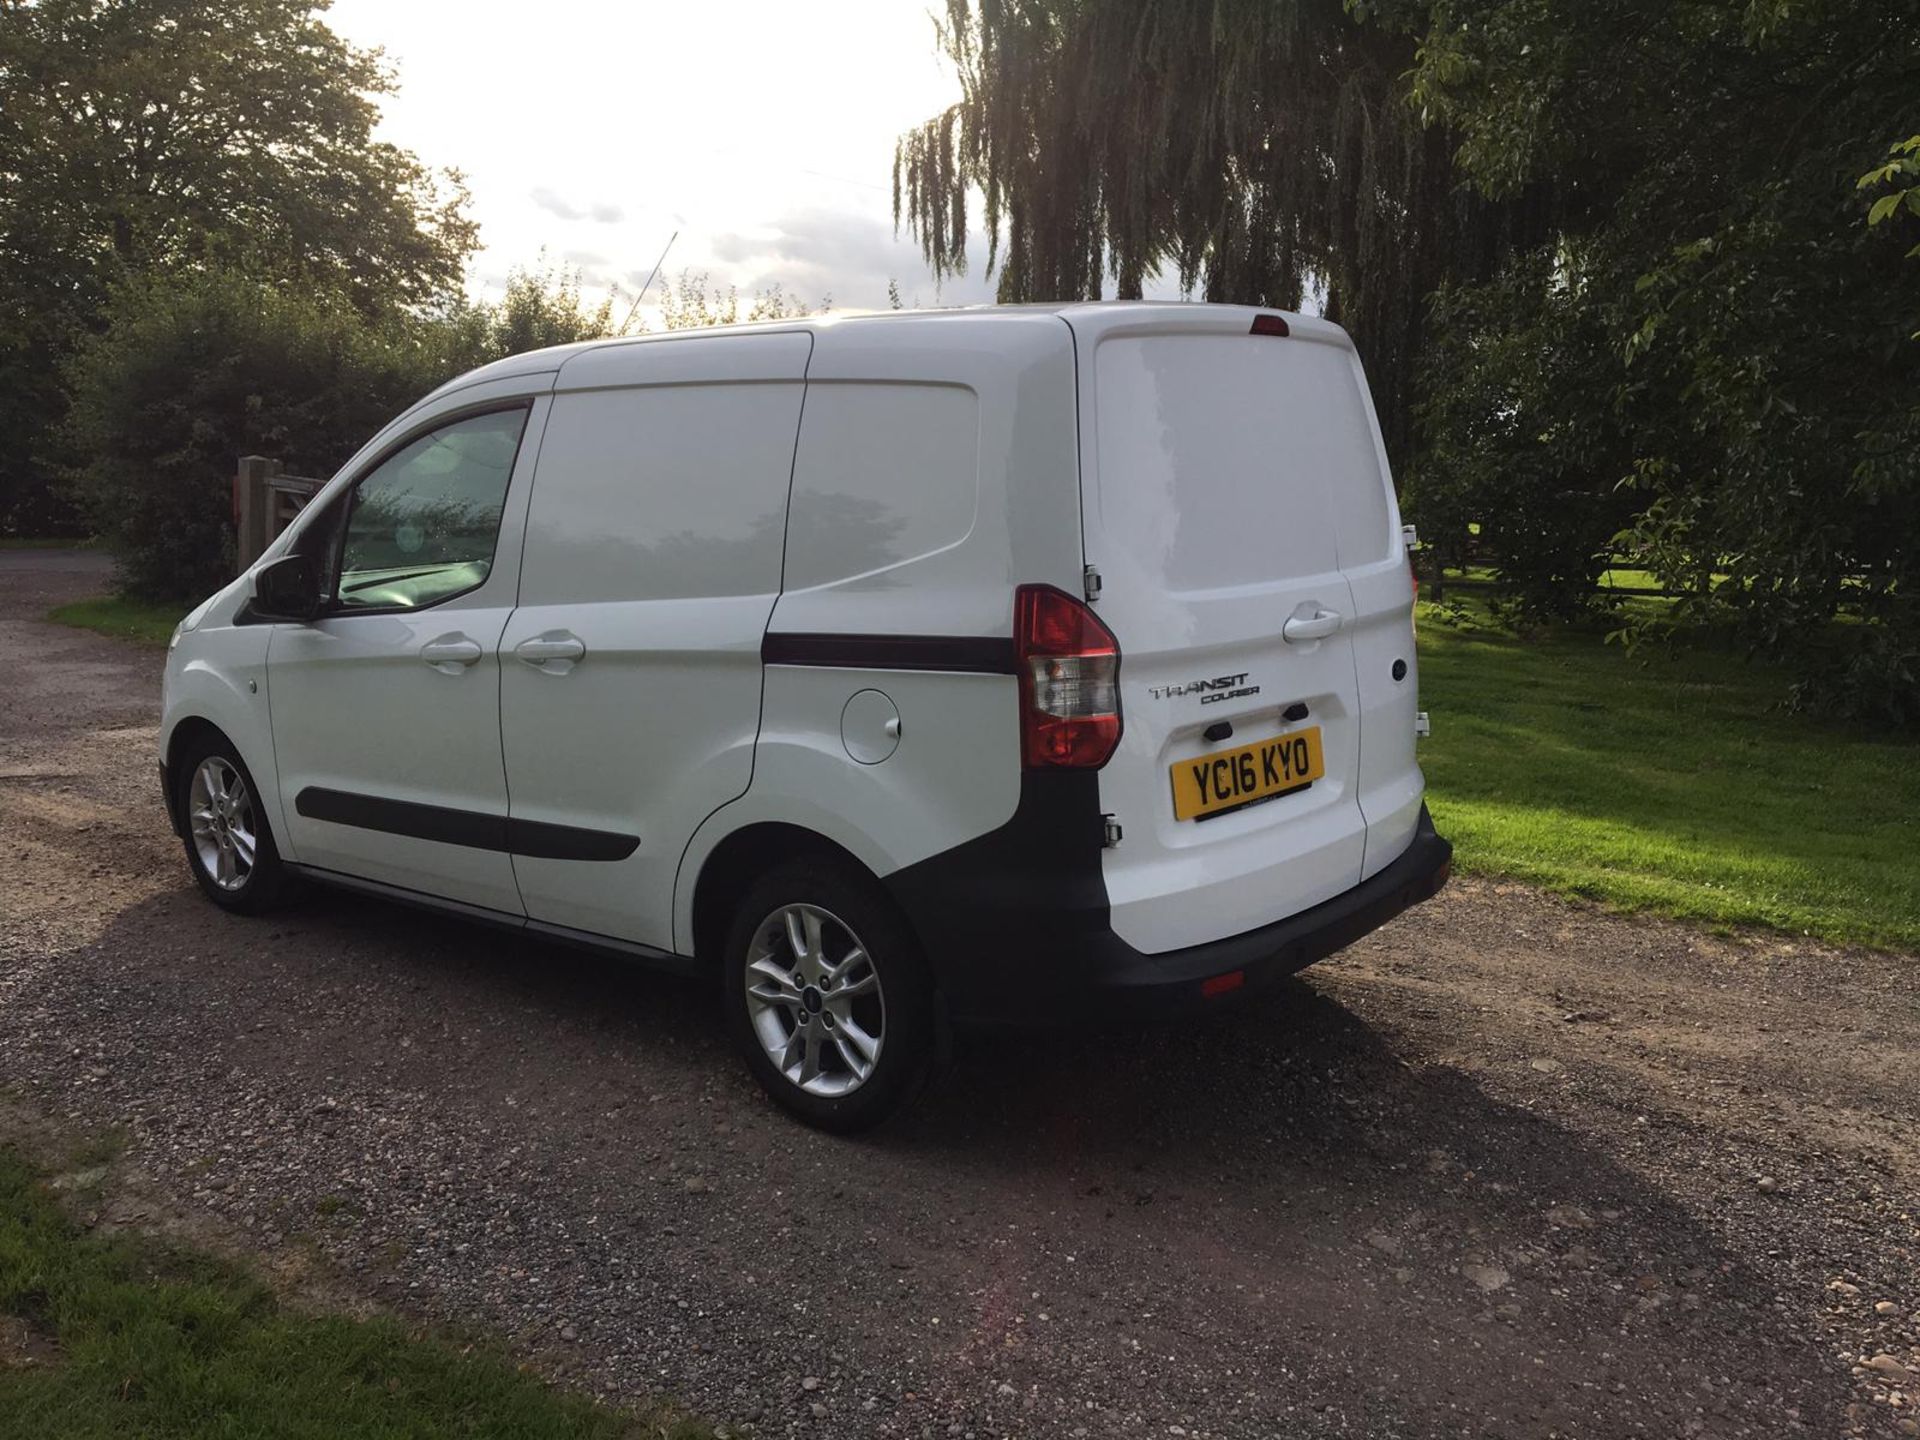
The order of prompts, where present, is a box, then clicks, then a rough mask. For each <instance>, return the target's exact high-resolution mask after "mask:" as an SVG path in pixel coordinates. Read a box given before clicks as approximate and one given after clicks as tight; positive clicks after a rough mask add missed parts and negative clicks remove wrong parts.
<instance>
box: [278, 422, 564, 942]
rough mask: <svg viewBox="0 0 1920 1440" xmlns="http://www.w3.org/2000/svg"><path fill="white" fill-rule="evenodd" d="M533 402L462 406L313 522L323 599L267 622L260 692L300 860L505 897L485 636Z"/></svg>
mask: <svg viewBox="0 0 1920 1440" xmlns="http://www.w3.org/2000/svg"><path fill="white" fill-rule="evenodd" d="M547 403H548V402H547V401H546V400H545V399H539V400H532V401H529V400H525V399H520V400H515V401H512V402H510V403H508V404H506V405H504V406H502V407H497V408H492V409H487V410H483V411H480V412H478V413H474V412H471V411H469V412H468V413H464V414H461V415H458V416H456V417H453V418H449V419H445V420H442V421H439V422H437V423H429V425H428V426H427V428H425V429H424V430H423V431H419V432H416V433H415V434H413V435H412V436H411V437H410V438H407V439H405V440H403V441H402V442H401V443H400V444H399V445H398V446H397V447H395V448H394V449H392V450H390V451H389V452H388V453H387V455H386V456H385V458H383V459H381V460H379V461H378V462H376V463H375V464H374V465H373V466H372V467H371V468H370V469H369V470H368V471H367V472H366V474H365V475H363V476H362V477H361V478H360V479H359V480H358V481H357V482H356V483H355V485H354V487H353V489H352V491H351V493H350V495H349V496H348V497H346V499H345V501H344V502H343V505H344V508H343V517H344V518H343V519H342V520H341V521H340V522H339V523H338V526H337V528H336V530H335V532H334V534H332V535H330V536H328V537H326V541H327V543H326V545H325V548H326V549H327V551H328V556H327V561H328V563H327V564H326V565H325V567H324V568H325V569H326V570H327V571H328V572H329V576H328V580H327V584H328V590H329V599H328V603H327V607H326V610H325V613H323V614H322V615H321V617H320V618H319V619H317V620H315V621H313V622H312V623H310V624H306V625H278V626H276V627H275V629H274V633H273V636H272V638H271V641H270V642H269V647H268V652H267V685H268V698H269V701H270V708H271V712H272V716H273V743H274V753H275V756H276V759H277V761H278V768H279V772H280V788H281V803H282V805H283V807H284V811H285V815H286V828H287V840H288V842H289V843H288V850H289V854H290V858H293V859H295V860H297V861H298V862H299V863H301V864H303V865H311V866H315V867H318V868H320V869H323V870H330V871H334V872H337V873H339V874H343V875H352V876H357V877H359V878H361V879H367V880H376V881H379V882H382V883H384V884H388V885H395V886H398V887H400V888H402V889H405V890H412V891H419V892H422V893H424V894H428V895H433V896H436V897H439V898H442V899H448V900H454V901H458V902H461V903H463V904H467V905H476V906H481V907H484V908H485V909H488V910H494V911H504V912H506V913H508V914H518V913H520V897H519V891H518V889H517V888H516V886H515V883H514V877H513V866H512V862H511V861H510V860H509V859H508V856H507V841H506V824H507V789H506V775H505V772H504V770H503V768H502V764H501V756H500V662H499V654H498V641H499V639H500V632H501V631H502V629H504V628H505V626H506V623H507V617H508V615H510V614H511V613H512V610H513V601H514V593H515V586H516V579H517V571H518V562H519V531H520V525H519V518H518V516H517V515H516V514H515V513H514V511H515V510H519V511H521V512H522V513H523V512H524V497H525V495H526V489H527V486H528V484H529V482H530V480H531V474H530V472H531V469H532V464H531V457H532V454H533V452H534V451H535V450H536V449H537V448H538V447H537V444H535V443H531V442H532V441H533V440H537V437H538V432H539V425H540V421H541V419H542V418H543V416H542V413H541V412H543V411H544V409H545V407H546V405H547ZM523 457H524V458H523ZM516 500H517V501H518V504H517V505H516V504H515V503H514V502H515V501H516Z"/></svg>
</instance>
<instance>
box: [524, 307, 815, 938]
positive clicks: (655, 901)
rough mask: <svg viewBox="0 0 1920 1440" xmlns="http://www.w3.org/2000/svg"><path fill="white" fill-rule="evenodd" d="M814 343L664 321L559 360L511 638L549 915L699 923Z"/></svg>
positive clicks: (529, 885)
mask: <svg viewBox="0 0 1920 1440" xmlns="http://www.w3.org/2000/svg"><path fill="white" fill-rule="evenodd" d="M811 350H812V340H811V338H810V337H809V336H808V335H806V334H804V333H799V332H793V333H778V332H776V333H773V334H766V333H760V334H749V335H739V336H714V337H712V338H700V339H688V340H674V339H661V340H653V341H642V342H639V343H636V344H631V345H619V346H610V347H606V348H604V349H598V350H591V351H587V352H585V353H583V354H581V355H579V356H576V357H574V358H573V359H571V360H569V361H568V362H567V363H566V365H565V366H564V367H563V368H562V369H561V371H560V375H559V378H558V380H557V382H556V387H555V389H556V393H555V395H554V399H553V413H552V416H551V418H550V419H549V421H548V424H547V428H546V432H545V436H544V438H543V439H542V442H541V451H540V466H539V471H538V474H537V475H536V477H535V480H534V486H533V498H532V503H531V506H530V509H529V513H528V517H527V542H526V551H525V558H524V561H523V563H522V566H521V576H520V608H519V609H517V610H515V611H514V613H513V617H512V619H511V620H510V621H509V622H508V625H507V629H506V634H505V635H504V636H502V637H501V641H500V664H501V676H500V719H501V738H502V740H503V742H504V744H505V747H506V765H507V788H508V790H509V792H510V793H511V795H512V805H511V815H512V824H513V829H514V833H515V837H516V838H515V843H514V854H513V866H514V873H515V874H516V876H517V877H518V879H519V882H520V894H521V898H522V899H523V901H524V902H525V905H526V911H527V917H528V919H529V920H530V921H533V922H535V923H536V924H537V925H549V926H554V927H559V928H563V929H566V930H570V931H579V932H586V933H589V934H592V935H595V936H602V937H611V938H613V939H617V940H623V941H627V942H630V943H633V944H638V945H641V946H645V947H648V948H651V949H655V950H660V951H673V950H676V949H684V948H689V947H690V945H691V942H690V941H686V942H685V944H684V945H676V943H675V937H674V935H673V926H672V909H673V886H674V878H675V875H676V873H677V872H678V869H679V865H680V857H681V855H682V854H683V853H684V852H685V850H686V846H687V842H688V840H689V839H690V837H691V836H692V835H693V833H694V831H695V830H696V829H697V828H698V827H699V825H700V822H701V821H702V820H704V819H706V817H707V816H709V815H711V814H712V813H713V812H714V811H715V810H717V809H718V808H719V807H720V806H722V805H724V804H726V803H727V802H728V801H729V800H732V799H735V798H737V797H738V796H739V795H741V794H742V793H744V792H745V790H746V788H747V784H748V781H749V780H751V778H752V776H753V747H754V743H755V741H756V739H757V737H758V735H759V729H760V678H761V667H760V642H761V638H762V636H763V635H764V634H765V633H766V628H767V617H768V616H769V615H770V614H771V613H772V610H773V604H774V601H775V600H776V599H777V598H778V596H779V591H780V567H781V554H782V547H783V545H784V543H785V535H786V516H787V492H788V488H789V485H790V483H791V478H792V473H793V452H794V445H795V442H796V441H797V439H798V436H799V429H800V400H801V395H802V392H803V390H804V388H805V377H806V366H807V357H808V355H809V353H810V352H811ZM682 938H683V940H684V937H682Z"/></svg>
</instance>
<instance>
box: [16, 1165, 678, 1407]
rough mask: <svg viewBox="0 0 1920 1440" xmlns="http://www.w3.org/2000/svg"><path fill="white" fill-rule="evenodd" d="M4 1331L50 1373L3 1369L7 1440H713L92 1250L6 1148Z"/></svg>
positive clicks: (237, 1275)
mask: <svg viewBox="0 0 1920 1440" xmlns="http://www.w3.org/2000/svg"><path fill="white" fill-rule="evenodd" d="M0 1320H13V1321H15V1322H16V1323H24V1325H25V1327H26V1328H25V1330H24V1334H25V1336H26V1337H27V1343H28V1344H29V1346H30V1347H32V1348H33V1349H35V1350H38V1349H40V1348H42V1347H44V1348H45V1350H46V1351H47V1363H44V1364H32V1365H21V1366H12V1365H0V1440H27V1437H44V1436H52V1435H58V1436H63V1437H67V1440H108V1437H119V1436H128V1435H139V1436H146V1437H153V1440H175V1437H179V1440H190V1437H202V1436H208V1435H247V1436H257V1437H261V1440H322V1437H338V1436H362V1437H399V1436H430V1435H460V1436H470V1437H474V1440H482V1437H500V1440H506V1437H513V1440H590V1437H596V1440H597V1437H604V1440H616V1437H638V1436H641V1435H647V1436H657V1437H659V1440H710V1437H712V1436H713V1435H714V1433H715V1432H714V1430H713V1428H712V1427H711V1426H709V1425H707V1424H705V1423H704V1422H702V1421H700V1420H698V1419H695V1418H693V1417H691V1416H689V1415H687V1414H686V1413H685V1412H684V1411H683V1410H681V1409H680V1408H679V1407H677V1406H671V1405H667V1404H664V1403H659V1404H652V1405H648V1406H646V1407H645V1408H644V1410H642V1411H640V1412H639V1413H636V1412H635V1411H633V1410H631V1409H625V1408H623V1409H614V1408H612V1407H609V1406H603V1405H600V1404H597V1403H595V1402H594V1401H592V1400H589V1399H587V1398H586V1397H584V1396H579V1395H570V1394H567V1393H565V1392H563V1391H559V1390H555V1389H552V1388H550V1387H549V1386H547V1385H546V1384H544V1383H542V1382H541V1381H540V1380H539V1379H537V1378H536V1377H534V1376H532V1375H529V1374H527V1373H525V1371H524V1368H522V1367H516V1366H515V1365H514V1364H513V1362H512V1361H511V1360H510V1359H509V1358H508V1357H506V1356H504V1355H501V1354H499V1353H497V1352H496V1351H494V1350H493V1349H492V1348H491V1347H489V1346H484V1345H474V1344H471V1343H466V1344H456V1343H454V1342H453V1341H452V1340H451V1339H448V1338H443V1337H440V1336H437V1335H434V1334H432V1333H431V1332H422V1331H420V1330H418V1329H417V1328H415V1327H411V1326H404V1325H402V1324H400V1323H399V1322H398V1321H396V1320H394V1319H392V1318H389V1317H384V1316H381V1317H375V1318H373V1319H368V1320H351V1319H347V1318H344V1317H342V1316H338V1315H329V1314H324V1313H320V1314H316V1313H313V1312H312V1307H311V1306H310V1305H288V1304H284V1303H282V1302H281V1301H280V1299H279V1298H278V1297H276V1296H275V1295H274V1294H273V1293H272V1292H271V1291H270V1290H268V1289H267V1288H266V1287H265V1286H263V1285H262V1284H261V1283H260V1282H259V1281H257V1280H255V1279H253V1278H252V1277H251V1276H249V1275H247V1274H245V1273H243V1272H241V1271H240V1270H238V1269H236V1268H235V1267H233V1266H231V1265H228V1264H224V1263H222V1262H220V1261H217V1260H214V1259H213V1258H211V1257H209V1256H206V1255H202V1254H198V1253H195V1252H192V1251H186V1250H180V1249H176V1248H173V1247H170V1246H166V1245H163V1244H161V1243H159V1242H157V1241H153V1240H148V1239H144V1238H140V1237H129V1236H120V1237H117V1238H112V1239H107V1238H102V1237H100V1236H99V1235H85V1234H82V1233H81V1232H80V1231H79V1230H78V1229H77V1228H76V1227H75V1226H74V1225H73V1224H72V1223H71V1222H70V1221H69V1220H68V1219H67V1218H66V1216H64V1215H63V1214H62V1213H61V1212H60V1209H59V1207H58V1205H57V1204H56V1203H55V1202H54V1200H53V1198H52V1197H51V1196H50V1195H49V1194H48V1193H47V1192H46V1190H45V1189H43V1188H41V1187H40V1186H39V1185H38V1184H37V1183H36V1181H35V1177H34V1175H33V1173H32V1172H31V1171H30V1170H29V1169H28V1168H27V1166H26V1165H25V1164H24V1163H23V1162H22V1161H21V1160H20V1158H19V1157H18V1156H17V1155H16V1154H14V1153H13V1152H12V1151H10V1150H6V1149H0Z"/></svg>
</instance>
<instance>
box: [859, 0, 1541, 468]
mask: <svg viewBox="0 0 1920 1440" xmlns="http://www.w3.org/2000/svg"><path fill="white" fill-rule="evenodd" d="M939 34H940V40H941V44H942V46H943V48H944V49H945V51H946V53H947V54H948V56H949V57H951V59H952V60H953V61H954V63H955V64H956V65H957V66H958V68H959V72H960V82H961V87H962V98H961V99H960V101H959V102H958V103H957V104H955V105H954V106H952V107H951V108H949V109H948V110H946V111H945V112H943V113H941V114H940V115H937V116H934V117H933V118H932V119H930V120H928V121H927V122H926V123H925V124H924V125H922V126H920V127H919V128H918V129H917V130H914V131H912V132H910V133H909V134H907V135H906V136H904V137H902V139H901V141H900V143H899V146H898V148H897V150H896V153H895V161H894V215H895V219H896V221H900V220H904V221H905V222H906V223H907V224H908V226H909V227H910V228H911V229H912V230H913V232H914V233H915V234H916V235H917V236H918V237H919V239H920V242H921V245H922V248H923V249H924V251H925V253H926V257H927V260H928V262H929V263H930V264H931V265H932V266H933V268H934V269H935V271H936V272H937V273H940V274H955V273H961V272H963V271H964V270H965V268H966V265H967V259H968V257H967V247H966V236H967V221H968V196H969V194H970V192H971V191H972V190H974V189H976V188H977V189H978V190H979V191H980V192H981V194H982V195H983V196H984V198H985V210H986V215H985V219H986V226H987V243H988V255H987V265H988V269H989V271H991V270H992V269H993V268H994V267H995V266H996V265H998V268H999V271H1000V281H999V295H1000V298H1001V299H1002V300H1003V301H1026V300H1073V299H1098V298H1100V296H1101V294H1102V292H1103V288H1104V283H1105V280H1106V279H1107V277H1108V276H1111V277H1112V279H1113V281H1114V283H1115V288H1116V289H1117V291H1118V293H1119V294H1120V295H1121V296H1122V297H1123V298H1126V297H1137V296H1138V295H1139V294H1140V293H1141V288H1142V285H1143V284H1144V282H1145V280H1146V279H1147V277H1148V276H1149V275H1151V274H1153V273H1154V272H1156V271H1157V270H1160V269H1162V268H1169V269H1173V270H1175V271H1177V273H1178V275H1179V277H1180V280H1181V283H1182V285H1183V286H1184V287H1186V288H1188V289H1189V290H1191V289H1195V288H1199V289H1202V290H1204V292H1205V295H1206V298H1208V299H1209V300H1225V301H1235V302H1240V303H1244V304H1253V305H1273V306H1279V307H1284V308H1288V309H1297V308H1299V307H1300V306H1301V304H1302V303H1303V302H1304V301H1305V300H1307V299H1308V298H1309V297H1313V298H1317V299H1319V300H1320V301H1321V302H1322V305H1323V307H1324V309H1325V311H1326V313H1327V314H1328V315H1329V316H1331V317H1333V318H1335V319H1337V320H1340V321H1341V322H1342V323H1343V324H1345V325H1346V326H1347V327H1348V329H1350V330H1351V331H1352V332H1353V333H1354V335H1355V336H1356V338H1357V339H1358V340H1359V341H1360V343H1361V346H1362V349H1363V351H1364V353H1365V355H1366V357H1367V365H1368V371H1369V375H1370V377H1371V380H1372V384H1373V389H1374V394H1375V398H1376V402H1377V404H1378V408H1379V410H1380V413H1381V421H1382V426H1383V428H1384V430H1385V432H1386V436H1387V443H1388V448H1389V450H1390V452H1391V453H1392V454H1393V456H1394V458H1395V460H1396V462H1397V461H1399V460H1400V459H1403V458H1404V457H1405V454H1406V441H1407V435H1408V414H1409V407H1408V404H1407V387H1408V384H1409V381H1410V378H1411V375H1412V373H1413V361H1414V357H1415V355H1416V353H1417V350H1418V346H1419V337H1420V335H1421V333H1422V326H1423V318H1424V317H1423V314H1422V302H1423V300H1424V297H1425V296H1426V295H1427V294H1428V292H1430V291H1431V290H1432V289H1434V287H1435V286H1436V285H1438V284H1439V283H1440V282H1441V281H1442V280H1443V279H1445V278H1447V277H1449V276H1473V275H1478V274H1480V273H1482V272H1483V271H1484V270H1485V269H1486V268H1487V267H1488V266H1490V265H1491V264H1492V263H1493V262H1494V261H1495V260H1496V259H1497V258H1498V257H1499V255H1500V254H1502V253H1504V251H1505V249H1506V247H1507V246H1508V244H1509V243H1510V240H1511V239H1512V238H1513V237H1514V236H1515V235H1525V234H1527V233H1529V224H1530V220H1529V208H1528V206H1527V205H1526V204H1525V203H1523V202H1513V203H1499V204H1492V203H1488V202H1486V201H1483V200H1480V199H1478V198H1476V197H1474V196H1471V195H1467V194H1463V193H1461V192H1460V191H1459V189H1458V188H1457V186H1456V183H1455V179H1454V176H1453V173H1452V170H1451V163H1450V155H1451V151H1452V148H1453V138H1452V136H1451V135H1450V134H1449V133H1448V132H1447V130H1446V129H1444V128H1442V127H1434V128H1424V127H1423V126H1422V124H1421V123H1420V117H1419V116H1418V115H1416V114H1415V113H1414V112H1413V111H1412V110H1411V109H1409V108H1408V107H1407V106H1406V105H1405V104H1404V103H1403V98H1404V97H1403V85H1402V81H1401V78H1400V77H1401V76H1402V75H1403V74H1404V73H1405V72H1406V71H1407V70H1408V69H1409V68H1410V67H1411V66H1412V65H1413V63H1414V61H1415V53H1416V52H1415V48H1414V45H1413V42H1412V40H1411V39H1410V38H1409V37H1408V36H1407V35H1406V34H1404V33H1401V32H1400V31H1399V30H1395V29H1389V28H1387V27H1383V26H1378V25H1366V24H1360V23H1357V22H1356V21H1355V19H1354V18H1353V17H1352V16H1351V15H1350V14H1349V13H1348V6H1347V4H1346V3H1343V0H1279V3H1275V0H1216V3H1214V4H1212V5H1210V6H1208V7H1205V11H1204V13H1203V15H1202V16H1200V17H1196V16H1195V14H1194V13H1193V10H1192V8H1191V7H1189V6H1186V5H1178V4H1169V3H1166V0H1107V3H1102V4H1088V3H1085V0H978V3H976V0H948V3H947V7H946V18H945V22H944V23H943V24H942V25H941V27H940V31H939Z"/></svg>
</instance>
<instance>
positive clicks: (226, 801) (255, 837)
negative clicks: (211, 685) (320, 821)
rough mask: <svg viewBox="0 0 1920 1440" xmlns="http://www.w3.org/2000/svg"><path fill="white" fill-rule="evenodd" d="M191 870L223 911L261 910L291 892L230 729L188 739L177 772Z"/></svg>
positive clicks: (176, 798)
mask: <svg viewBox="0 0 1920 1440" xmlns="http://www.w3.org/2000/svg"><path fill="white" fill-rule="evenodd" d="M174 784H175V785H176V786H177V787H178V789H177V790H176V791H175V794H174V805H175V809H176V813H177V814H178V815H179V816H180V829H181V841H182V843H183V845H184V846H185V849H186V852H187V868H188V869H190V870H191V871H192V872H193V878H194V881H195V883H196V884H198V885H199V887H200V891H201V893H202V894H203V895H205V896H206V897H207V898H208V899H209V900H211V901H213V903H214V904H216V905H218V906H219V907H220V908H221V909H222V910H232V911H235V912H236V913H238V914H242V915H257V914H259V913H260V912H261V911H263V910H266V909H268V908H269V907H271V906H272V905H273V904H274V903H275V902H276V901H278V900H279V899H280V898H281V897H282V895H284V894H285V892H286V889H287V885H288V881H289V879H290V876H289V874H288V871H287V867H286V862H284V861H283V860H281V858H280V851H279V848H278V847H277V846H276V845H275V844H274V843H273V831H272V829H271V827H270V826H269V825H268V823H267V815H266V810H265V807H264V806H263V805H262V804H261V803H260V789H259V787H258V786H257V785H255V784H254V782H253V774H252V772H251V771H249V770H248V769H247V766H246V762H245V761H243V760H242V759H241V758H240V755H239V752H238V751H236V750H235V749H234V747H233V743H232V742H231V741H230V740H228V739H227V738H226V737H225V736H224V735H220V734H209V735H207V736H205V737H203V738H202V739H199V740H196V741H195V742H193V743H192V744H191V745H189V746H188V747H187V749H186V751H185V753H183V754H182V755H181V757H180V761H179V768H178V771H177V774H176V775H175V778H174Z"/></svg>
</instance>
